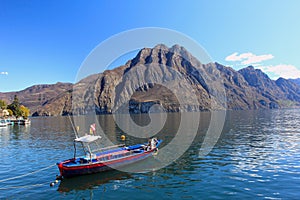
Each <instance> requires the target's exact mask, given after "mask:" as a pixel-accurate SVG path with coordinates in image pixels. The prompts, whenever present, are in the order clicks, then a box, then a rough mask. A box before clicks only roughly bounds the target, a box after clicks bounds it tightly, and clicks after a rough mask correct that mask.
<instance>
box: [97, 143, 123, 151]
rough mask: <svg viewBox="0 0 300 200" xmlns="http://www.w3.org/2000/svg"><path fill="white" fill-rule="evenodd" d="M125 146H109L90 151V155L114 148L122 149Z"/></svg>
mask: <svg viewBox="0 0 300 200" xmlns="http://www.w3.org/2000/svg"><path fill="white" fill-rule="evenodd" d="M124 146H125V144H117V145H113V146H109V147H103V148H99V149H95V150H93V151H92V153H95V152H99V151H104V150H109V149H113V148H115V147H124Z"/></svg>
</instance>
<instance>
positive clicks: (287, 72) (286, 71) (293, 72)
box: [258, 64, 300, 78]
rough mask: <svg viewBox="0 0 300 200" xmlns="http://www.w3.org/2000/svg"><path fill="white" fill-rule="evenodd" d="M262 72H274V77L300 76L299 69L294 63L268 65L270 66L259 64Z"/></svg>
mask: <svg viewBox="0 0 300 200" xmlns="http://www.w3.org/2000/svg"><path fill="white" fill-rule="evenodd" d="M258 68H260V69H261V70H263V71H264V72H267V73H268V72H270V73H274V74H275V76H276V77H274V78H279V77H282V78H300V70H299V69H298V68H297V67H295V66H294V65H286V64H279V65H270V66H261V67H258Z"/></svg>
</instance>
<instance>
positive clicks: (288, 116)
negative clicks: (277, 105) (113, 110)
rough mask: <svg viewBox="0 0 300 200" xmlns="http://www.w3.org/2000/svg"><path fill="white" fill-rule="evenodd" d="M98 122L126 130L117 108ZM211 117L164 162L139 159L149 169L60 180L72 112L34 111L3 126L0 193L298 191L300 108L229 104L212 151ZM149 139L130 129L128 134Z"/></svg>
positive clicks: (173, 120)
mask: <svg viewBox="0 0 300 200" xmlns="http://www.w3.org/2000/svg"><path fill="white" fill-rule="evenodd" d="M135 117H136V116H135ZM136 118H137V119H135V120H136V121H137V122H138V123H141V124H143V123H145V124H147V123H148V122H149V118H148V117H147V115H145V116H138V117H136ZM179 119H180V118H179V117H178V114H170V115H169V117H168V120H167V123H166V124H165V126H164V130H163V131H162V132H161V133H160V134H159V135H158V137H160V138H162V139H164V143H165V145H167V144H168V142H169V141H171V140H172V138H173V137H174V132H176V128H178V124H179V123H180V120H179ZM191 120H193V117H191ZM99 122H100V124H101V125H102V127H103V129H104V132H105V134H106V135H107V136H108V138H109V139H110V140H111V141H113V142H115V143H118V142H121V141H119V138H120V135H121V134H123V133H122V131H121V130H119V129H118V127H116V125H115V124H114V123H113V118H112V116H99ZM209 122H210V114H209V113H202V114H201V121H200V127H199V130H198V134H197V136H196V138H195V140H194V142H193V144H192V145H191V146H190V148H189V149H188V150H187V151H186V152H185V154H184V155H182V156H181V157H180V158H179V159H178V160H176V161H175V162H174V163H172V164H171V165H169V166H167V167H165V168H162V169H159V170H156V171H155V170H153V168H154V166H153V163H155V159H153V158H151V159H148V160H146V161H145V162H142V163H137V164H136V165H137V166H138V167H140V169H147V170H146V171H148V172H144V173H126V172H120V171H111V172H107V173H101V174H96V175H89V176H83V177H77V178H72V179H68V180H63V181H62V182H60V183H58V184H57V185H55V186H54V187H50V186H49V183H50V182H52V181H54V179H55V175H56V174H58V169H57V167H56V166H54V164H55V163H56V162H58V161H61V160H64V159H67V158H71V157H72V156H73V139H74V135H73V132H72V128H71V125H70V123H69V119H68V118H67V117H49V118H32V123H31V125H30V126H16V125H15V126H10V127H7V128H0V155H1V164H0V166H1V167H0V199H114V198H116V199H117V198H118V199H128V198H131V199H149V198H159V199H299V198H300V192H299V191H300V112H299V110H270V111H268V110H265V111H230V112H228V113H227V117H226V123H225V126H224V129H223V132H222V134H221V136H220V138H219V140H218V142H217V143H216V145H215V146H214V148H213V149H212V151H211V152H210V153H209V154H207V155H206V156H202V157H199V149H200V147H201V144H202V141H203V138H204V136H205V134H206V130H207V127H208V124H209ZM187 131H188V128H187ZM187 134H188V133H187ZM143 141H144V140H143V139H137V138H133V137H127V141H126V142H127V143H128V144H131V143H135V142H143ZM40 169H42V170H41V171H37V170H40ZM141 171H143V170H141ZM32 172H33V173H32ZM34 172H36V173H34ZM28 173H32V174H31V175H29V176H22V175H24V174H28ZM13 177H17V178H16V179H10V178H13Z"/></svg>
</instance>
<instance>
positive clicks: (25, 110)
mask: <svg viewBox="0 0 300 200" xmlns="http://www.w3.org/2000/svg"><path fill="white" fill-rule="evenodd" d="M20 111H21V115H22V117H23V118H24V119H27V118H28V116H29V114H30V110H29V109H28V108H27V107H25V106H23V105H21V106H20Z"/></svg>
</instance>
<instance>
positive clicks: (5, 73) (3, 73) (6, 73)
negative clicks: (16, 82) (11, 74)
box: [0, 72, 8, 75]
mask: <svg viewBox="0 0 300 200" xmlns="http://www.w3.org/2000/svg"><path fill="white" fill-rule="evenodd" d="M0 74H1V75H8V72H0Z"/></svg>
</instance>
